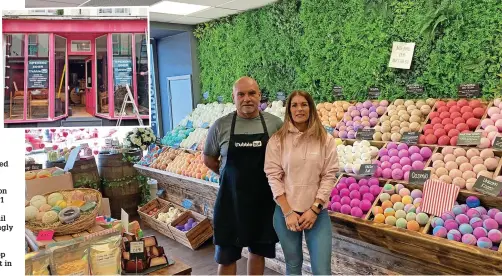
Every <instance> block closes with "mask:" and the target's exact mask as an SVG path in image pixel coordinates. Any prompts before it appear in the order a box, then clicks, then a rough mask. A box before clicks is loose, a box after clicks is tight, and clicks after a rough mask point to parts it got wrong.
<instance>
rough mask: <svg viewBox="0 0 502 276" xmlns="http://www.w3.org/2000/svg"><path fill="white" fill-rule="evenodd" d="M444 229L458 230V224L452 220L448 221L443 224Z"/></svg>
mask: <svg viewBox="0 0 502 276" xmlns="http://www.w3.org/2000/svg"><path fill="white" fill-rule="evenodd" d="M444 228H446V230H448V231H450V230H452V229H458V223H457V222H456V221H455V220H453V219H448V220H446V221H445V222H444Z"/></svg>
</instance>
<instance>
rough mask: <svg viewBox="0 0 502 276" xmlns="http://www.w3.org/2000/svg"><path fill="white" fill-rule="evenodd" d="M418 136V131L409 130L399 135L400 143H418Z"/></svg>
mask: <svg viewBox="0 0 502 276" xmlns="http://www.w3.org/2000/svg"><path fill="white" fill-rule="evenodd" d="M419 136H420V132H417V131H411V132H404V133H403V136H402V137H401V143H405V144H407V145H416V144H418V137H419Z"/></svg>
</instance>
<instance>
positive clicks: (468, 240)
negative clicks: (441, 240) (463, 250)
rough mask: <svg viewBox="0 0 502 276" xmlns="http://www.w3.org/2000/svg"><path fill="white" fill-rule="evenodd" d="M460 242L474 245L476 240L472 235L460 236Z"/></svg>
mask: <svg viewBox="0 0 502 276" xmlns="http://www.w3.org/2000/svg"><path fill="white" fill-rule="evenodd" d="M462 242H463V243H465V244H470V245H476V243H477V242H478V240H477V239H476V237H474V235H472V234H465V235H463V236H462Z"/></svg>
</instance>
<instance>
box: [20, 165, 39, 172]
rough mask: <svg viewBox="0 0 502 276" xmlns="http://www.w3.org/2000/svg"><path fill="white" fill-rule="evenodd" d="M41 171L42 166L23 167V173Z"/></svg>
mask: <svg viewBox="0 0 502 276" xmlns="http://www.w3.org/2000/svg"><path fill="white" fill-rule="evenodd" d="M41 169H42V164H29V165H25V166H24V171H25V172H28V171H36V170H41Z"/></svg>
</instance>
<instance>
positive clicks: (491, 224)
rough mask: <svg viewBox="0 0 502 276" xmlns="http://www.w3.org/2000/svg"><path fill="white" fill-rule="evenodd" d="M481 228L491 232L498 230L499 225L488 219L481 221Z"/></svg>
mask: <svg viewBox="0 0 502 276" xmlns="http://www.w3.org/2000/svg"><path fill="white" fill-rule="evenodd" d="M483 227H484V228H485V229H486V230H488V231H490V230H493V229H498V228H499V224H498V223H497V221H496V220H494V219H491V218H489V219H486V220H484V221H483Z"/></svg>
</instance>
